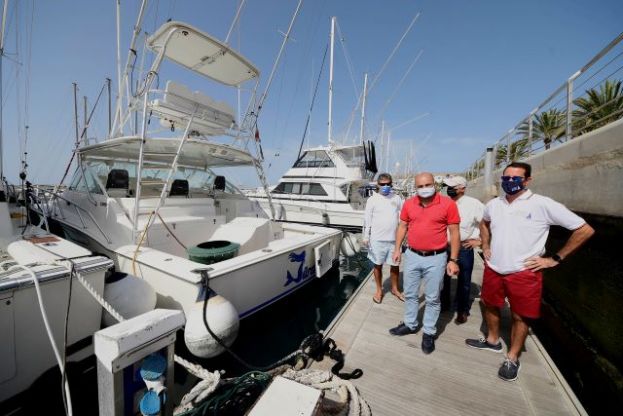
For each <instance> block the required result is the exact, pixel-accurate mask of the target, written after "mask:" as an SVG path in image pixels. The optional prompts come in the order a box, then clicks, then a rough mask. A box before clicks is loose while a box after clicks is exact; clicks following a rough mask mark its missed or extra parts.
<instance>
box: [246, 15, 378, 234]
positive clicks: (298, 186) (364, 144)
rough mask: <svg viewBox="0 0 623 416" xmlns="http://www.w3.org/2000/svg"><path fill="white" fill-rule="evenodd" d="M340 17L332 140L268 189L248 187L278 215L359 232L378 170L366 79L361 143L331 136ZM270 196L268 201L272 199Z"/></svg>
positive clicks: (311, 151) (307, 153)
mask: <svg viewBox="0 0 623 416" xmlns="http://www.w3.org/2000/svg"><path fill="white" fill-rule="evenodd" d="M335 25H336V17H332V18H331V35H330V46H331V52H330V64H329V122H328V144H327V145H324V146H317V147H310V148H307V149H304V151H303V152H302V153H301V154H300V156H299V157H298V159H297V160H296V161H295V162H294V165H293V166H292V167H291V168H290V169H289V170H288V171H287V172H286V173H285V174H284V175H283V176H282V177H281V179H280V180H279V182H278V184H277V185H275V186H274V187H272V188H271V189H270V191H269V192H266V191H265V190H264V189H257V190H255V191H250V192H248V193H247V195H248V196H249V198H250V199H252V200H255V201H257V202H258V204H259V205H260V206H261V207H262V208H263V209H264V211H265V212H266V213H267V214H270V213H271V205H274V209H275V212H274V215H275V219H277V220H279V221H284V222H295V223H304V224H321V225H325V226H330V227H336V228H340V229H343V230H345V231H349V232H352V233H359V232H361V227H362V226H363V220H364V212H365V203H366V199H367V197H368V196H369V195H370V187H369V184H370V181H371V180H372V179H373V178H374V175H375V174H376V172H377V170H378V169H377V164H376V150H375V147H374V143H372V142H371V141H364V139H363V118H364V114H365V98H366V94H367V92H366V85H367V76H366V78H365V79H366V81H364V92H363V95H362V99H363V103H362V132H361V138H360V143H359V144H352V145H345V144H339V143H336V142H335V141H334V140H333V139H334V137H333V119H332V108H333V53H334V43H335ZM269 200H270V201H269Z"/></svg>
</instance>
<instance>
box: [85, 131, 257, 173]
mask: <svg viewBox="0 0 623 416" xmlns="http://www.w3.org/2000/svg"><path fill="white" fill-rule="evenodd" d="M179 143H180V142H179V139H154V138H150V139H146V140H145V147H144V155H145V156H144V158H145V162H156V163H163V164H167V165H170V164H171V162H172V160H173V156H174V155H175V153H176V152H177V149H178V147H179ZM140 147H141V138H140V137H119V138H116V139H110V140H106V141H104V142H101V143H97V144H93V145H89V146H84V147H82V148H80V150H79V152H80V154H81V156H82V157H83V158H85V159H100V160H101V159H105V160H120V161H137V160H138V156H139V153H140ZM178 164H179V165H180V166H191V167H197V168H205V167H206V166H209V167H220V166H222V167H226V166H249V165H253V156H251V154H249V153H248V152H246V151H244V150H241V149H238V148H235V147H232V146H228V145H224V144H220V143H214V142H208V141H206V140H202V139H194V138H193V139H187V140H186V143H185V144H184V147H183V148H182V152H181V153H180V157H179V160H178Z"/></svg>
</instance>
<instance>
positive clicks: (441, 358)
mask: <svg viewBox="0 0 623 416" xmlns="http://www.w3.org/2000/svg"><path fill="white" fill-rule="evenodd" d="M386 268H387V267H386ZM482 270H483V263H482V261H481V259H480V258H479V257H478V256H476V261H475V264H474V272H473V279H472V298H475V300H474V302H473V304H472V308H471V316H470V318H469V320H468V321H467V323H465V324H462V325H457V324H456V323H455V322H454V315H455V314H453V313H451V312H444V313H442V314H441V316H440V318H439V322H438V334H439V337H438V339H437V341H436V350H435V351H434V352H433V353H432V354H430V355H425V354H424V353H423V352H422V351H421V347H420V345H421V342H422V331H420V332H418V333H417V334H415V335H407V336H404V337H394V336H391V335H389V333H388V329H389V328H391V327H393V326H395V325H397V324H398V323H399V322H400V321H401V320H402V317H403V305H404V304H403V303H402V302H400V301H399V300H398V299H396V298H395V297H394V296H392V295H391V294H390V293H386V294H385V297H384V298H383V302H382V303H381V304H375V303H373V302H372V295H373V293H374V279H373V278H372V277H371V276H369V277H368V279H367V281H365V282H364V283H363V284H362V286H361V288H360V289H359V292H358V293H357V294H356V296H354V297H353V300H352V301H351V302H350V304H349V305H348V306H347V307H346V308H345V310H344V311H343V313H342V314H341V315H340V316H339V317H338V318H336V320H335V321H334V323H333V324H332V325H331V326H330V327H329V328H328V336H330V337H331V338H333V339H334V340H335V341H336V343H337V345H338V347H339V348H341V349H342V351H344V353H345V354H346V366H345V368H344V370H343V371H347V370H348V371H350V370H352V369H354V368H361V369H362V370H363V371H364V375H363V376H362V377H361V378H360V379H358V380H353V382H354V384H355V385H356V386H357V387H358V388H359V390H360V392H361V394H362V395H363V397H364V398H365V399H366V400H367V401H368V403H369V404H370V406H371V408H372V413H373V414H376V415H407V414H409V415H434V414H444V415H499V414H504V415H544V414H579V415H586V412H585V410H584V408H583V407H582V405H581V404H580V403H579V401H578V400H577V398H576V397H575V395H574V394H573V392H572V391H571V389H570V388H569V386H568V385H567V383H566V381H565V380H564V379H563V377H562V376H561V375H560V373H559V371H558V369H557V368H556V366H555V364H554V363H553V361H552V360H551V359H550V357H549V356H548V354H547V352H545V350H544V349H543V347H542V346H541V344H540V342H539V341H538V339H537V337H536V336H534V335H532V334H530V336H529V337H528V339H527V341H526V345H525V350H524V351H523V353H522V355H521V357H520V361H521V369H520V372H519V378H518V380H517V381H515V382H506V381H503V380H501V379H500V378H498V376H497V371H498V368H499V366H500V364H501V363H502V361H503V358H504V355H503V354H496V353H493V352H490V351H478V350H475V349H472V348H469V347H467V346H466V345H465V339H466V338H477V337H478V336H479V334H480V333H481V332H483V331H484V330H485V328H486V327H485V323H484V320H483V318H482V314H481V310H480V306H479V305H480V303H479V298H478V296H479V290H480V283H481V282H482ZM388 272H389V270H385V271H384V277H385V279H384V285H385V290H386V291H388V290H389V287H388V285H389V279H388V276H389V274H388ZM455 283H456V280H455V279H453V286H454V284H455ZM453 289H454V288H453ZM452 293H453V294H454V290H453V291H452ZM423 311H424V309H423V305H422V304H420V316H419V320H420V322H421V317H422V313H423ZM503 325H505V326H503V328H502V330H503V343H504V344H505V349H504V351H506V345H508V344H509V342H510V341H509V339H510V332H509V330H510V317H509V310H508V308H506V309H505V311H504V313H503ZM329 361H330V360H323V361H322V362H319V363H315V364H314V365H313V367H314V368H322V369H328V368H329V367H330V364H331V363H330V362H329Z"/></svg>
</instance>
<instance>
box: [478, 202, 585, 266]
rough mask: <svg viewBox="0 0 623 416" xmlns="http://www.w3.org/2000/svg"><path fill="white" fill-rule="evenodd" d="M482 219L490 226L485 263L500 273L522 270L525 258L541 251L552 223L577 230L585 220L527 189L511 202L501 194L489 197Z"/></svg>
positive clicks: (538, 254) (543, 251) (559, 204)
mask: <svg viewBox="0 0 623 416" xmlns="http://www.w3.org/2000/svg"><path fill="white" fill-rule="evenodd" d="M483 219H484V220H485V221H487V222H490V229H491V258H490V259H489V261H488V265H489V267H491V268H492V269H493V270H495V271H496V272H498V273H500V274H509V273H515V272H518V271H521V270H523V269H525V268H526V266H525V265H524V261H525V260H527V259H528V258H530V257H533V256H540V255H543V254H544V253H545V243H546V242H547V236H548V235H549V228H550V226H551V225H558V226H561V227H564V228H566V229H568V230H576V229H578V228H580V227H581V226H582V225H584V224H585V223H586V222H585V221H584V219H582V218H581V217H579V216H578V215H576V214H574V213H573V212H571V211H570V210H569V209H568V208H567V207H565V206H564V205H562V204H561V203H559V202H556V201H554V200H553V199H551V198H548V197H545V196H542V195H537V194H534V193H532V192H531V191H530V190H527V191H526V192H524V193H523V194H521V195H520V196H519V197H518V198H517V199H515V200H514V201H513V202H512V203H510V204H509V203H508V201H507V200H506V196H504V195H502V196H500V197H498V198H494V199H492V200H491V201H489V202H488V203H487V205H485V212H484V215H483Z"/></svg>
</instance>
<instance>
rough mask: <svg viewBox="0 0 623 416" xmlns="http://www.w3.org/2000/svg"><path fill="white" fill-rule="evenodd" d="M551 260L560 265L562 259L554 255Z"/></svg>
mask: <svg viewBox="0 0 623 416" xmlns="http://www.w3.org/2000/svg"><path fill="white" fill-rule="evenodd" d="M552 260H554V261H556V262H557V263H562V257H560V256H559V255H558V254H554V255H553V256H552Z"/></svg>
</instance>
